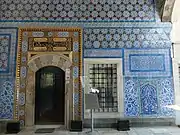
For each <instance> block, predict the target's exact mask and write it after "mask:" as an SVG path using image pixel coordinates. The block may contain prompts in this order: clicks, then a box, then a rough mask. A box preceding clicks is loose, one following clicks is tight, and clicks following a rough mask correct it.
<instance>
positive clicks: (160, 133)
mask: <svg viewBox="0 0 180 135" xmlns="http://www.w3.org/2000/svg"><path fill="white" fill-rule="evenodd" d="M86 131H89V130H88V129H86V130H85V131H83V132H81V133H76V132H69V131H63V130H62V129H56V130H55V131H54V132H53V133H45V134H35V133H34V130H33V129H25V130H23V131H21V132H20V133H18V134H17V135H85V134H86ZM1 135H5V134H1ZM6 135H8V134H6ZM11 135H14V134H11ZM87 135H89V134H87ZM93 135H180V128H178V127H172V126H165V127H136V128H131V129H130V131H117V130H115V129H104V128H103V129H96V132H95V133H94V134H93Z"/></svg>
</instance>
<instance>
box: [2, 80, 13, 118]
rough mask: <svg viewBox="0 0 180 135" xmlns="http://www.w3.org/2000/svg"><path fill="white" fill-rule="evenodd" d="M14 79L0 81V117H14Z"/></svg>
mask: <svg viewBox="0 0 180 135" xmlns="http://www.w3.org/2000/svg"><path fill="white" fill-rule="evenodd" d="M13 107H14V79H1V81H0V110H1V111H0V119H13Z"/></svg>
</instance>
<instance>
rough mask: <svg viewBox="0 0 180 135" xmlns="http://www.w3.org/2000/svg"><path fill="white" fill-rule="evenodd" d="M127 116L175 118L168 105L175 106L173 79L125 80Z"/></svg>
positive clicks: (127, 78)
mask: <svg viewBox="0 0 180 135" xmlns="http://www.w3.org/2000/svg"><path fill="white" fill-rule="evenodd" d="M124 80H125V82H124V85H125V86H124V95H125V96H124V114H125V116H132V117H133V116H140V117H164V116H170V117H173V116H174V111H173V110H172V109H169V108H168V107H167V105H173V104H174V92H173V91H174V90H173V89H174V88H173V83H172V78H141V79H140V78H129V77H125V78H124Z"/></svg>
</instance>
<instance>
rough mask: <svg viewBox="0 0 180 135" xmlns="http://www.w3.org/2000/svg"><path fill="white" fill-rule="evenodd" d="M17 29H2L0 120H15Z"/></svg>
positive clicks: (0, 29)
mask: <svg viewBox="0 0 180 135" xmlns="http://www.w3.org/2000/svg"><path fill="white" fill-rule="evenodd" d="M16 48H17V28H10V27H6V28H2V27H0V119H13V112H14V109H13V108H14V88H15V87H14V83H15V79H14V78H15V68H16Z"/></svg>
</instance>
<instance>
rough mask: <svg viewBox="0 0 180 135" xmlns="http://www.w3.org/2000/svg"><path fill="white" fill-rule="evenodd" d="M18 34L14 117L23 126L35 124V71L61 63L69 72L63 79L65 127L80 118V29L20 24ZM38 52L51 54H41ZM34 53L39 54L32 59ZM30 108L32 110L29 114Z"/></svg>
mask: <svg viewBox="0 0 180 135" xmlns="http://www.w3.org/2000/svg"><path fill="white" fill-rule="evenodd" d="M18 35H19V36H18V48H17V60H16V79H15V80H16V82H15V85H16V88H15V93H14V97H15V98H14V103H15V105H14V120H18V121H20V125H21V127H22V128H23V127H24V126H26V127H27V126H33V125H34V120H32V118H33V117H34V107H33V105H34V100H33V98H34V93H33V92H34V83H35V76H34V72H36V71H37V70H38V68H41V67H43V66H48V65H54V66H59V65H60V68H62V69H63V70H64V71H66V70H67V73H69V77H66V79H68V78H69V79H68V81H66V86H67V85H68V87H66V99H67V100H66V102H67V103H66V107H67V108H66V111H67V110H68V111H67V112H66V113H65V114H66V115H67V116H65V119H66V120H65V122H66V123H65V125H66V128H67V129H68V128H69V125H70V120H82V119H83V115H82V114H83V111H82V108H83V106H82V105H83V104H82V103H83V95H82V93H83V92H82V87H81V86H82V85H81V75H82V28H78V27H59V28H58V27H48V28H46V27H21V28H19V32H18ZM37 42H38V44H36V43H37ZM44 43H45V44H44ZM59 43H60V44H61V45H64V46H61V45H60V44H59ZM59 45H60V46H59ZM39 55H49V56H50V55H51V56H50V57H40V56H39ZM36 56H38V57H37V59H36V60H35V59H34V61H33V58H35V57H36ZM66 58H68V59H66ZM59 59H61V60H59ZM62 63H64V65H63V64H62ZM68 63H71V66H69V67H68ZM66 75H67V74H66ZM28 80H31V82H30V81H28ZM29 110H33V112H31V113H30V112H29ZM67 113H68V114H67Z"/></svg>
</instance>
